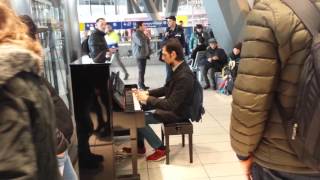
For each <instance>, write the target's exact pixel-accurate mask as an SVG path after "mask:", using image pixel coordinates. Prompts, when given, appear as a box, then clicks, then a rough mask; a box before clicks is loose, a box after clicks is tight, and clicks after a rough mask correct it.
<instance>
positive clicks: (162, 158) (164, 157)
mask: <svg viewBox="0 0 320 180" xmlns="http://www.w3.org/2000/svg"><path fill="white" fill-rule="evenodd" d="M164 159H166V156H162V157H161V158H159V159H157V160H148V159H147V161H153V162H158V161H162V160H164Z"/></svg>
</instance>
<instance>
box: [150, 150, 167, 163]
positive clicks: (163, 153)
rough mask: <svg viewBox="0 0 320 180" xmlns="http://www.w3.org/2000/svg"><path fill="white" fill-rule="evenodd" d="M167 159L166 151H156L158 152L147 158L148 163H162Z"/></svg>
mask: <svg viewBox="0 0 320 180" xmlns="http://www.w3.org/2000/svg"><path fill="white" fill-rule="evenodd" d="M165 158H166V151H165V150H161V149H156V151H155V152H154V153H153V154H151V155H149V156H148V157H147V161H161V160H163V159H165Z"/></svg>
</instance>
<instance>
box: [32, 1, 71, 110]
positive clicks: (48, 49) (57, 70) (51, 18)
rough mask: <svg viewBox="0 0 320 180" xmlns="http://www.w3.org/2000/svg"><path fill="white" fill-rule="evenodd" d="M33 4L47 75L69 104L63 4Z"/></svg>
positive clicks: (47, 2) (48, 2) (36, 2)
mask: <svg viewBox="0 0 320 180" xmlns="http://www.w3.org/2000/svg"><path fill="white" fill-rule="evenodd" d="M31 5H32V15H33V19H34V21H35V23H36V24H37V25H38V27H39V30H40V33H39V39H40V42H41V44H42V46H43V49H44V65H45V72H44V74H45V77H46V78H47V79H48V80H49V82H50V83H51V84H52V85H53V87H54V88H55V89H56V91H57V92H58V93H59V95H60V96H61V97H62V98H63V99H64V101H65V103H66V104H69V102H70V101H69V98H68V97H69V93H68V87H67V73H68V69H67V68H68V60H67V56H66V52H65V51H66V47H65V46H66V44H65V38H64V26H63V21H64V19H63V17H64V16H63V11H62V10H63V6H62V5H61V3H59V2H57V0H50V1H49V0H32V1H31Z"/></svg>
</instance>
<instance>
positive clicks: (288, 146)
mask: <svg viewBox="0 0 320 180" xmlns="http://www.w3.org/2000/svg"><path fill="white" fill-rule="evenodd" d="M307 1H308V2H309V3H310V4H308V3H307V4H306V7H308V8H309V9H308V11H310V12H311V13H310V14H309V15H310V16H308V17H309V18H310V17H319V16H318V15H319V14H320V12H319V10H320V0H313V1H309V0H306V1H304V2H305V3H306V2H307ZM299 3H301V2H299ZM299 8H302V6H300V7H298V6H292V7H288V4H285V3H283V2H282V1H280V0H257V1H255V3H254V6H253V7H252V11H251V13H250V14H249V15H248V18H247V22H246V23H247V25H246V27H245V33H244V37H243V42H240V43H237V44H235V46H234V48H233V50H232V52H231V53H230V55H229V56H227V54H226V52H225V51H224V50H223V49H222V48H221V47H219V44H218V42H217V40H216V39H215V38H214V37H213V35H212V34H211V35H210V33H207V32H205V31H204V28H203V26H202V25H196V27H195V31H194V33H193V34H192V35H191V37H190V39H189V41H188V44H189V46H188V48H189V50H191V52H192V53H191V58H192V59H193V60H195V59H196V57H197V53H198V52H199V51H205V55H204V56H203V58H202V59H201V61H199V63H200V62H201V63H200V64H201V66H202V67H203V68H202V75H203V77H204V79H205V84H204V87H203V88H204V89H208V88H210V87H211V88H212V89H217V88H218V86H219V85H218V84H217V83H218V82H216V78H215V74H216V73H217V72H221V71H223V69H224V68H225V67H228V68H229V69H230V76H231V77H232V78H233V81H234V89H233V91H232V98H233V102H232V114H231V125H230V138H231V146H232V148H233V150H234V151H235V153H236V155H237V157H238V158H239V161H240V163H241V164H242V166H243V170H244V174H245V175H246V176H247V178H248V179H253V180H264V179H267V180H273V179H274V180H276V179H289V180H307V179H310V180H316V179H320V172H319V159H317V158H319V156H318V154H319V142H320V141H319V136H317V135H319V133H318V132H319V130H318V129H317V128H318V126H319V122H320V121H319V117H317V116H315V115H317V113H319V112H320V111H319V102H312V103H313V104H312V105H309V104H307V103H308V102H305V104H306V106H307V107H303V108H301V109H298V110H299V111H300V112H297V109H295V108H296V104H297V103H301V102H304V101H308V100H310V98H309V99H307V98H301V91H302V90H305V88H306V87H307V85H305V84H304V81H307V80H310V79H312V78H314V77H317V78H319V77H318V75H319V67H318V62H316V61H315V60H319V57H318V56H319V46H318V45H317V44H319V31H320V23H319V21H318V20H317V19H309V20H312V21H308V22H306V21H304V19H305V18H306V16H300V14H299V15H297V11H295V10H297V9H299ZM312 15H314V16H312ZM299 17H303V18H299ZM0 18H1V21H0V32H1V33H0V65H1V66H0V68H1V71H0V118H1V119H0V139H1V145H2V147H1V148H0V179H49V180H51V179H52V180H58V179H60V178H61V177H63V178H64V179H68V180H69V179H71V180H73V179H78V177H77V174H76V173H75V171H74V168H73V166H72V163H71V161H70V157H69V156H68V147H69V144H70V143H71V136H72V135H73V133H74V127H73V123H72V118H71V113H70V112H69V109H68V108H67V106H66V105H65V104H64V102H63V100H62V99H61V98H60V97H59V96H58V94H57V93H56V92H55V90H54V88H53V87H52V86H51V85H50V83H49V82H47V80H46V79H45V78H44V77H43V60H42V59H43V54H42V49H41V45H40V43H39V40H38V38H37V26H36V25H35V24H34V23H33V22H32V19H31V18H30V17H28V16H20V17H18V16H17V15H16V14H15V13H14V12H13V11H12V10H11V9H10V8H8V7H7V6H6V5H4V4H2V3H0ZM288 19H289V20H290V21H288ZM167 21H168V28H167V29H166V33H165V34H164V37H163V41H162V46H161V47H162V48H161V55H160V60H161V61H163V62H164V63H165V64H166V71H167V74H166V75H167V76H166V83H165V85H164V86H163V87H161V88H158V89H153V90H149V87H147V86H146V85H145V81H144V75H145V69H146V61H147V59H149V58H150V55H151V48H150V39H149V38H148V37H147V36H146V35H145V34H144V30H145V26H144V23H143V22H138V23H136V29H135V32H134V33H133V36H132V50H133V55H134V58H135V59H136V62H137V65H138V71H139V79H138V86H139V89H134V90H133V91H134V93H135V94H136V95H137V98H138V100H139V102H140V103H141V104H142V105H143V106H144V107H145V108H146V109H148V110H150V109H153V110H155V111H153V112H152V113H151V112H147V113H145V122H146V126H145V127H144V128H139V129H138V153H140V154H144V153H145V152H146V150H145V144H144V142H145V141H144V139H145V140H146V141H147V142H148V143H149V144H150V145H151V147H152V148H154V150H155V151H154V153H153V154H151V155H149V156H147V158H146V159H147V160H148V161H158V160H161V159H163V158H165V146H164V144H163V142H162V141H161V140H160V139H159V137H158V136H157V135H156V133H155V132H154V131H153V129H152V128H151V127H150V124H158V123H168V122H170V123H173V122H184V121H188V119H190V112H189V110H190V107H191V106H192V100H193V98H192V96H190V94H193V93H194V91H195V90H194V89H195V88H194V84H195V83H196V82H197V81H196V79H195V78H194V72H192V71H191V69H190V67H189V65H188V63H187V61H186V60H185V55H186V39H185V37H184V32H183V27H182V26H180V25H178V24H176V18H175V16H170V17H168V18H167ZM310 22H313V23H314V24H315V26H312V25H310ZM311 24H312V23H311ZM312 28H315V29H312ZM87 43H88V54H89V56H90V58H92V59H93V61H94V62H96V63H104V62H106V61H109V60H110V59H112V60H114V61H116V62H118V63H119V65H120V67H121V68H122V70H123V72H124V74H125V79H127V78H128V77H129V74H128V72H127V70H126V68H125V67H124V65H123V63H122V62H121V57H120V55H119V49H118V43H119V36H118V34H117V33H115V32H114V31H113V30H112V26H111V25H110V24H107V22H106V20H105V19H103V18H99V19H97V21H96V26H95V30H94V31H93V32H92V34H91V35H90V36H89V37H88V40H87ZM313 61H315V62H313ZM308 63H309V64H310V63H311V64H312V63H313V64H312V65H308ZM305 64H307V65H305ZM305 68H309V70H314V72H315V73H314V74H313V75H314V77H310V76H308V79H307V78H306V77H305ZM210 69H211V73H210V79H211V80H212V84H210V81H209V78H208V76H207V74H208V71H209V70H210ZM314 83H319V81H316V82H314ZM309 88H312V89H311V90H310V93H309V94H307V95H308V97H312V98H314V99H316V100H319V96H318V94H316V95H314V92H316V93H318V92H319V91H320V90H319V89H318V87H315V86H312V87H310V86H309ZM200 89H201V88H200ZM308 92H309V91H308ZM94 94H95V95H94V96H92V97H89V98H90V102H89V103H88V104H86V106H88V107H89V106H91V105H92V104H93V102H94V99H96V98H95V97H97V96H99V93H98V91H96V92H94ZM311 100H312V99H311ZM311 100H310V101H311ZM316 108H318V109H316ZM303 111H307V113H304V115H305V116H307V117H310V113H311V116H312V115H313V118H312V119H311V120H310V119H309V120H307V121H308V122H309V121H310V122H311V121H312V122H316V123H315V124H312V125H315V126H316V127H315V128H313V127H312V126H311V125H310V124H308V123H307V122H302V124H303V125H304V126H303V129H301V128H300V127H299V124H298V123H297V122H301V121H299V119H298V120H297V119H295V121H296V122H293V123H287V124H286V123H284V122H288V121H289V120H287V119H290V120H291V119H292V118H295V117H296V114H299V113H300V114H301V112H303ZM314 114H315V115H314ZM301 118H302V117H301ZM100 123H104V122H100ZM284 124H285V125H284ZM291 124H293V125H292V126H293V130H290V129H289V130H288V129H287V127H290V128H291ZM287 125H288V126H287ZM299 128H300V129H299ZM306 129H307V130H310V132H311V134H310V132H309V131H308V132H305V133H301V132H300V131H305V130H306ZM91 131H92V130H89V131H88V132H87V131H86V132H85V135H84V136H86V137H85V138H83V137H79V138H80V139H79V146H78V148H79V165H80V168H97V167H98V165H99V164H100V163H101V162H102V161H103V156H101V155H96V154H93V153H91V151H90V147H89V142H88V141H89V137H90V135H91V133H92V132H91ZM288 132H289V133H288ZM287 134H290V135H289V136H288V135H287ZM306 134H308V136H307V135H306ZM314 134H316V135H314ZM309 135H310V136H312V137H313V138H311V139H310V136H309ZM308 137H309V139H307V138H308ZM295 138H298V139H299V141H305V140H306V142H309V143H305V144H302V143H300V142H298V143H296V144H295V145H296V146H292V141H294V140H295ZM312 145H313V146H312ZM306 146H307V147H306ZM307 148H309V149H307ZM310 148H311V150H312V153H313V154H312V153H311V152H309V151H304V153H303V154H302V155H300V154H299V152H300V151H301V149H303V150H305V149H307V150H310ZM312 148H313V149H312ZM314 149H315V150H314ZM123 151H125V152H128V153H131V149H130V148H127V147H125V148H123ZM307 158H309V159H307ZM312 158H313V159H312ZM310 159H311V160H310Z"/></svg>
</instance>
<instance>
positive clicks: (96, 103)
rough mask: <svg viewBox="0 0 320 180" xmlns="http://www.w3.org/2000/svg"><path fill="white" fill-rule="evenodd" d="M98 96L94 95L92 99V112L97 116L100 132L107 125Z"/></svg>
mask: <svg viewBox="0 0 320 180" xmlns="http://www.w3.org/2000/svg"><path fill="white" fill-rule="evenodd" d="M98 98H99V97H98V95H96V94H94V95H93V98H92V101H93V102H92V107H91V110H92V111H94V112H95V113H96V115H97V121H98V127H97V130H100V129H101V128H103V126H104V125H105V122H104V120H103V115H102V109H101V106H100V104H99V101H98Z"/></svg>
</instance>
